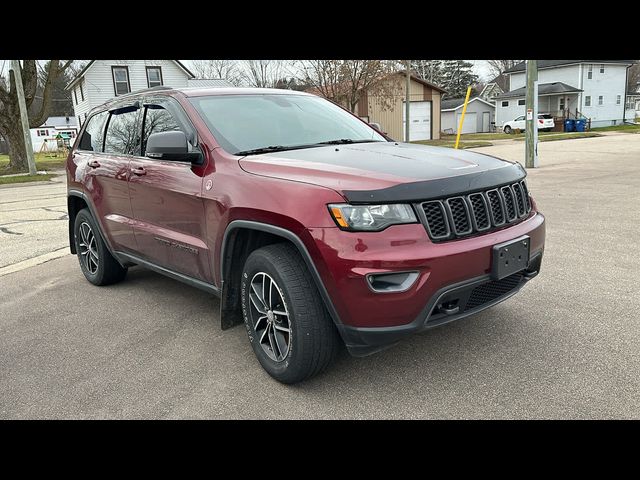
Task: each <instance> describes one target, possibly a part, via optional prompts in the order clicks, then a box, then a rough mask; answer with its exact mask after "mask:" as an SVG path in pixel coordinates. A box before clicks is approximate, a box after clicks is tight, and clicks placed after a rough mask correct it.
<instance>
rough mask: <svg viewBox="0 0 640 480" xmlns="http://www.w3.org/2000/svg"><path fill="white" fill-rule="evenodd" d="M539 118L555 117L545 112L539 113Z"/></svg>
mask: <svg viewBox="0 0 640 480" xmlns="http://www.w3.org/2000/svg"><path fill="white" fill-rule="evenodd" d="M538 118H546V119H553V117H552V116H551V115H549V114H547V113H543V114H541V115H538Z"/></svg>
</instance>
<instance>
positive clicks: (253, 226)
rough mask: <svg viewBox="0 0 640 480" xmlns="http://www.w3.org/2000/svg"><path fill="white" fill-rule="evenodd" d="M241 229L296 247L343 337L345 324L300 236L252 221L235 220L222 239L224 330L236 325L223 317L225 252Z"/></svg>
mask: <svg viewBox="0 0 640 480" xmlns="http://www.w3.org/2000/svg"><path fill="white" fill-rule="evenodd" d="M239 228H242V229H249V230H259V231H262V232H267V233H271V234H273V235H276V236H278V237H282V238H284V239H286V240H289V241H290V242H291V243H293V245H295V247H296V249H297V250H298V252H299V253H300V256H302V258H303V260H304V262H305V264H306V265H307V268H308V269H309V273H310V274H311V277H312V278H313V281H314V283H315V284H316V287H317V288H318V292H320V297H321V298H322V301H323V302H324V305H325V307H326V309H327V311H328V312H329V315H330V316H331V319H332V320H333V323H334V324H335V326H336V328H337V329H338V331H339V332H340V335H342V334H343V330H344V328H343V323H342V321H341V319H340V315H338V312H337V310H336V308H335V306H334V305H333V301H332V300H331V297H330V296H329V292H328V291H327V289H326V287H325V286H324V283H323V282H322V278H321V277H320V273H319V272H318V269H317V268H316V265H315V263H314V262H313V259H312V258H311V255H310V254H309V251H308V250H307V247H306V246H305V244H304V243H303V242H302V240H301V239H300V237H298V235H296V234H295V233H293V232H292V231H290V230H287V229H285V228H282V227H277V226H275V225H271V224H268V223H261V222H255V221H251V220H234V221H232V222H230V223H229V224H228V225H227V228H226V229H225V232H224V236H223V239H222V247H221V249H220V279H221V282H220V283H221V285H220V286H221V288H220V291H221V292H222V299H221V301H220V310H221V311H220V318H221V322H222V328H223V329H224V328H229V327H230V326H232V325H233V324H235V323H232V324H226V322H225V320H224V315H223V311H224V305H223V304H224V293H225V289H224V286H225V281H224V279H225V273H227V270H228V269H229V268H230V265H229V264H228V263H229V262H226V261H225V250H226V249H227V248H228V242H229V238H230V235H231V234H232V233H233V231H234V230H237V229H239Z"/></svg>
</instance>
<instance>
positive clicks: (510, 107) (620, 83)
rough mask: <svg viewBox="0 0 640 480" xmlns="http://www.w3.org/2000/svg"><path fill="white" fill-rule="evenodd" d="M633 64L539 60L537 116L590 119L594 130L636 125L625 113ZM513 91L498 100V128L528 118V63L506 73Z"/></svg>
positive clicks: (620, 61)
mask: <svg viewBox="0 0 640 480" xmlns="http://www.w3.org/2000/svg"><path fill="white" fill-rule="evenodd" d="M633 62H634V61H633V60H538V112H539V113H548V114H550V115H553V116H554V117H556V123H558V121H562V120H563V119H564V118H569V117H570V118H588V119H590V120H591V126H592V127H605V126H608V125H616V124H620V123H623V122H624V121H629V120H631V121H633V119H632V118H629V115H628V113H629V112H627V111H626V110H625V97H626V86H627V69H628V68H629V67H630V66H631V65H633ZM505 73H506V74H507V75H508V76H509V87H510V91H508V92H505V93H503V94H501V95H498V96H497V97H495V99H496V125H497V126H498V127H501V126H502V125H503V124H504V122H507V121H509V120H513V119H514V118H516V117H518V116H520V115H524V114H525V95H526V71H525V62H522V63H519V64H518V65H516V66H514V67H512V68H510V69H509V70H507V71H506V72H505Z"/></svg>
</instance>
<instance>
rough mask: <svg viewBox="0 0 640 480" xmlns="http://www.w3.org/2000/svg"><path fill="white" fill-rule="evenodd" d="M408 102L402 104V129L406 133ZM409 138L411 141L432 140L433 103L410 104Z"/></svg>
mask: <svg viewBox="0 0 640 480" xmlns="http://www.w3.org/2000/svg"><path fill="white" fill-rule="evenodd" d="M405 105H406V102H402V128H403V133H404V132H405V131H406V120H407V111H406V109H405ZM409 119H410V120H409V123H410V124H411V127H410V129H409V136H410V138H411V141H415V140H431V102H428V101H424V102H410V103H409Z"/></svg>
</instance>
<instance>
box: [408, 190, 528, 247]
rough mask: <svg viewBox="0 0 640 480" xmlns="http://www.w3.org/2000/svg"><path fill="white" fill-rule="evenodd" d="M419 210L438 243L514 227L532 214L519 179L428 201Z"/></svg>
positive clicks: (430, 235)
mask: <svg viewBox="0 0 640 480" xmlns="http://www.w3.org/2000/svg"><path fill="white" fill-rule="evenodd" d="M420 208H421V209H422V212H424V217H423V218H422V221H423V222H424V223H425V228H426V229H427V233H428V234H429V237H430V238H431V239H432V240H434V241H436V242H440V241H444V240H452V239H454V238H460V237H465V236H468V235H472V234H474V233H481V232H489V231H492V230H495V229H496V228H499V227H502V226H505V225H509V224H514V223H516V222H518V221H520V220H522V219H523V218H525V217H526V216H527V215H528V214H529V213H530V212H531V200H530V199H529V190H528V189H527V185H526V183H525V181H524V180H521V181H520V182H517V183H514V184H512V185H505V186H502V187H500V188H493V189H491V190H486V191H482V192H473V193H470V194H468V195H460V196H455V197H449V198H443V199H440V200H430V201H428V202H423V203H421V204H420Z"/></svg>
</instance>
